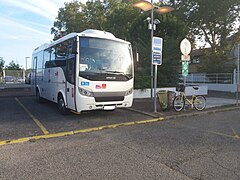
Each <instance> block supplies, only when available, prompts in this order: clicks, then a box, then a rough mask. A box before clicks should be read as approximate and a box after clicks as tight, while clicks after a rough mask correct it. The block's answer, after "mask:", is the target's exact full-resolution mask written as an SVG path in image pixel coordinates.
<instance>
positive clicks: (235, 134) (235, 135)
mask: <svg viewBox="0 0 240 180" xmlns="http://www.w3.org/2000/svg"><path fill="white" fill-rule="evenodd" d="M231 129H232V131H233V134H234V137H236V138H240V137H239V135H238V134H237V133H236V131H235V130H234V129H233V128H231Z"/></svg>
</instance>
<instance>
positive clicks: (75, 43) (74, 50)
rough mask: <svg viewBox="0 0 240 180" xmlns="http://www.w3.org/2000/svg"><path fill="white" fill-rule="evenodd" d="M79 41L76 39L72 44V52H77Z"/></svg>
mask: <svg viewBox="0 0 240 180" xmlns="http://www.w3.org/2000/svg"><path fill="white" fill-rule="evenodd" d="M77 53H78V52H77V41H76V40H74V41H73V44H72V54H77Z"/></svg>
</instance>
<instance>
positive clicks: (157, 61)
mask: <svg viewBox="0 0 240 180" xmlns="http://www.w3.org/2000/svg"><path fill="white" fill-rule="evenodd" d="M152 64H154V65H162V54H161V53H159V52H153V62H152Z"/></svg>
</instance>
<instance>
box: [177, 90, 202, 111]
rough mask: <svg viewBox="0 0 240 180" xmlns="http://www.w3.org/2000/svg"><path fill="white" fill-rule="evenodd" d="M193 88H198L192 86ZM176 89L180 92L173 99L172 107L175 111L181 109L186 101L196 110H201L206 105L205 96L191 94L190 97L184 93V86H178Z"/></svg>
mask: <svg viewBox="0 0 240 180" xmlns="http://www.w3.org/2000/svg"><path fill="white" fill-rule="evenodd" d="M193 89H195V90H198V87H194V86H193ZM177 91H178V92H180V94H179V95H178V96H176V97H175V98H174V100H173V108H174V110H175V111H178V112H179V111H182V110H183V109H184V107H185V104H186V103H188V104H189V105H191V107H192V108H193V107H194V108H195V109H196V110H198V111H202V110H203V109H204V108H205V107H206V98H205V97H204V96H203V95H194V94H193V95H192V96H191V98H188V97H187V96H186V94H185V86H179V88H177Z"/></svg>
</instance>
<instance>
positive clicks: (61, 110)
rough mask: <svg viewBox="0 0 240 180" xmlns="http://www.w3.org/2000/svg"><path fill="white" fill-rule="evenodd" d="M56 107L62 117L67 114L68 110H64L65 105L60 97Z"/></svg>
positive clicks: (60, 96)
mask: <svg viewBox="0 0 240 180" xmlns="http://www.w3.org/2000/svg"><path fill="white" fill-rule="evenodd" d="M57 105H58V110H59V111H60V113H61V114H62V115H66V114H68V109H67V108H66V105H65V102H64V99H63V97H62V95H59V96H58V102H57Z"/></svg>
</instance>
